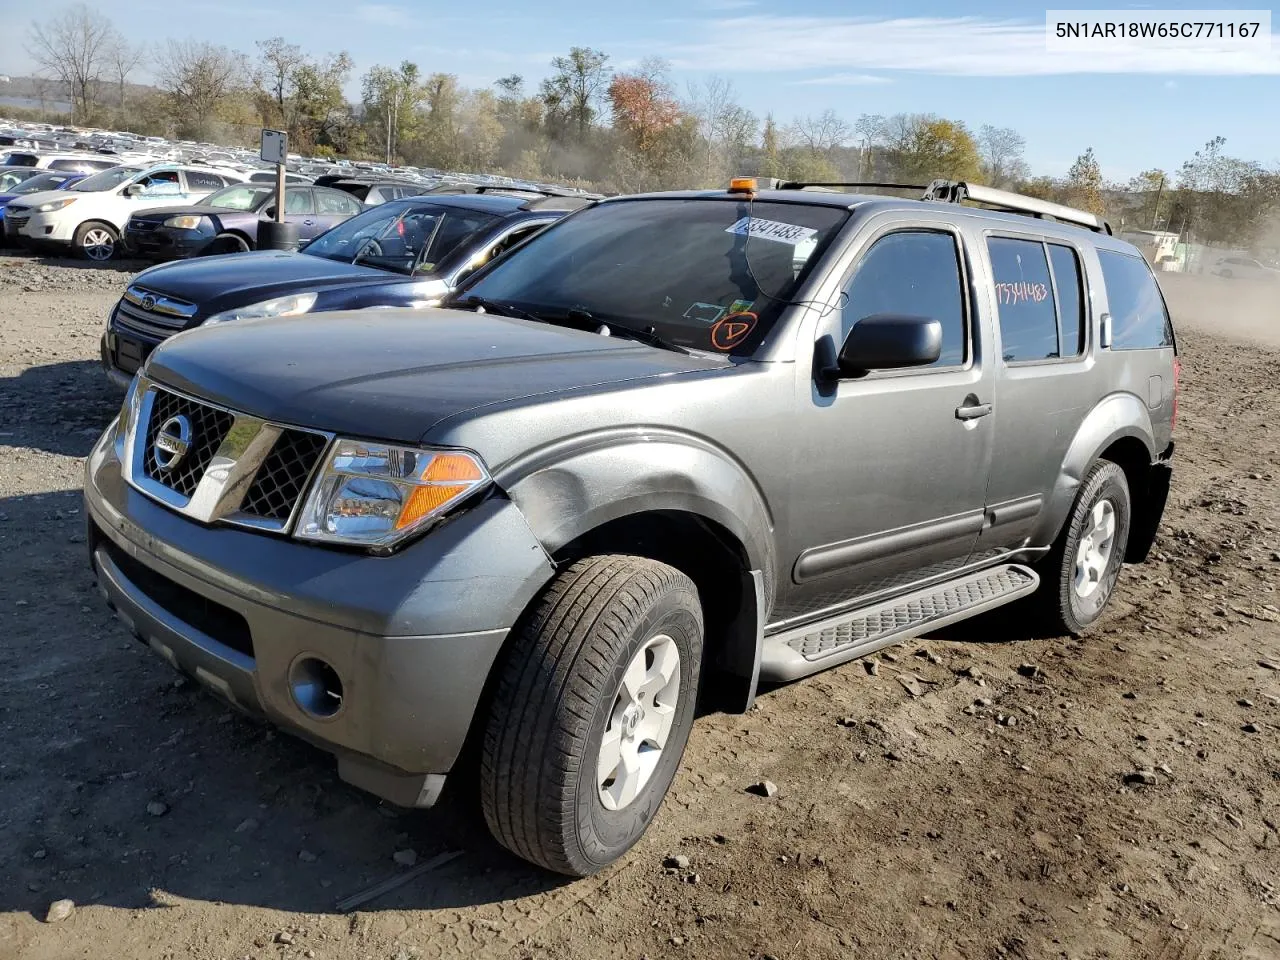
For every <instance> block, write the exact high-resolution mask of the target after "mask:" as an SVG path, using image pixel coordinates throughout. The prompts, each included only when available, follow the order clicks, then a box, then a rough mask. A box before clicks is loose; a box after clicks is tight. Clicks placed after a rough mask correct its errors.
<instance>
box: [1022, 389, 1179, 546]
mask: <svg viewBox="0 0 1280 960" xmlns="http://www.w3.org/2000/svg"><path fill="white" fill-rule="evenodd" d="M1154 436H1155V435H1154V431H1153V430H1152V427H1151V415H1150V413H1149V411H1148V410H1147V406H1146V404H1145V403H1143V402H1142V401H1141V400H1140V399H1139V398H1138V397H1136V396H1134V395H1133V394H1131V393H1113V394H1110V395H1109V396H1107V397H1104V398H1103V399H1102V400H1101V401H1100V402H1099V403H1098V405H1097V406H1095V407H1094V408H1093V409H1092V410H1091V411H1089V413H1088V414H1087V415H1086V416H1085V418H1084V422H1083V423H1082V424H1081V425H1080V429H1079V430H1078V431H1076V436H1075V439H1074V440H1073V441H1072V442H1071V446H1070V447H1068V448H1067V455H1066V457H1065V458H1064V459H1063V461H1062V466H1061V467H1060V468H1059V470H1058V479H1057V482H1056V483H1055V484H1054V488H1053V493H1052V494H1051V495H1050V498H1049V502H1048V504H1046V507H1045V509H1044V511H1043V512H1042V513H1041V517H1040V523H1039V524H1038V525H1037V527H1036V529H1035V531H1034V533H1033V534H1032V537H1031V541H1030V542H1031V545H1032V546H1046V545H1048V544H1051V543H1053V542H1054V540H1056V539H1057V537H1058V533H1059V531H1060V530H1061V529H1062V525H1063V524H1064V523H1066V520H1067V516H1068V514H1069V513H1070V512H1071V507H1072V505H1073V504H1074V503H1075V498H1076V493H1077V491H1079V489H1080V484H1081V483H1082V481H1083V479H1084V475H1085V474H1086V473H1088V472H1089V468H1090V467H1092V466H1093V464H1094V463H1095V462H1097V460H1098V458H1099V457H1100V456H1101V455H1102V453H1103V452H1104V451H1105V450H1106V449H1107V448H1108V447H1110V446H1111V445H1112V444H1114V443H1116V442H1117V441H1119V440H1123V439H1125V438H1133V439H1135V440H1138V441H1140V442H1141V443H1142V445H1143V447H1145V448H1146V451H1147V456H1148V462H1150V461H1153V460H1155V455H1156V444H1155V438H1154ZM1145 493H1146V491H1145V490H1134V491H1131V496H1133V497H1141V496H1143V495H1144V494H1145Z"/></svg>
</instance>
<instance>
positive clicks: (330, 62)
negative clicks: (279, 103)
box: [286, 51, 353, 147]
mask: <svg viewBox="0 0 1280 960" xmlns="http://www.w3.org/2000/svg"><path fill="white" fill-rule="evenodd" d="M352 66H353V64H352V61H351V56H350V54H348V53H347V52H346V51H343V52H341V53H336V54H329V55H328V56H326V57H325V58H324V59H323V60H318V61H317V60H314V59H312V58H307V59H306V60H304V61H303V62H302V63H301V64H299V65H298V66H297V67H296V68H295V69H294V71H293V77H292V90H291V96H290V99H291V103H292V112H291V118H292V119H291V123H290V125H289V126H288V127H286V129H287V130H289V136H290V137H291V138H293V142H294V143H296V144H298V145H299V146H302V147H314V146H316V145H328V146H337V145H339V144H341V143H343V142H344V141H345V139H346V137H347V136H348V134H349V130H350V127H351V124H352V117H351V108H350V106H348V104H347V98H346V95H345V94H344V93H343V87H344V86H345V85H346V82H347V78H348V77H349V76H351V68H352Z"/></svg>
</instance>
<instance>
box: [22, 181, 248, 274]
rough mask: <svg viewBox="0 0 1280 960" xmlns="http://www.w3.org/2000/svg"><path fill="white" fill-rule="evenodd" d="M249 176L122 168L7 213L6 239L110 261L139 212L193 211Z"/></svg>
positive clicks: (36, 195) (41, 195)
mask: <svg viewBox="0 0 1280 960" xmlns="http://www.w3.org/2000/svg"><path fill="white" fill-rule="evenodd" d="M244 179H245V178H244V176H243V175H241V174H239V173H236V172H235V171H233V170H214V169H211V168H208V167H192V166H178V165H175V164H171V163H165V164H159V165H156V166H150V167H136V166H119V167H113V168H112V169H110V170H105V171H103V172H102V173H99V174H95V175H94V176H92V177H86V178H85V179H84V180H81V181H80V182H79V183H77V184H76V185H75V186H73V187H70V188H68V189H66V190H51V191H48V192H46V193H33V194H31V195H30V196H25V197H23V198H22V202H21V203H20V204H14V203H10V204H9V206H8V207H7V208H6V209H5V217H4V228H5V239H6V240H7V241H9V243H11V244H14V243H16V244H19V245H25V246H33V247H34V246H46V245H56V246H69V247H71V248H72V249H73V250H74V251H75V252H76V253H77V254H79V255H80V256H82V257H85V258H87V259H89V260H98V261H104V260H110V259H111V258H112V257H115V256H117V255H118V254H119V252H120V248H121V245H120V236H121V234H122V233H123V232H124V227H125V224H126V223H128V221H129V217H130V216H132V215H133V212H134V211H135V210H141V209H144V208H145V209H154V208H157V207H180V206H187V205H189V204H191V203H192V202H193V201H196V200H200V199H202V198H204V197H207V196H208V195H209V194H211V193H213V192H214V191H215V190H221V189H222V188H223V187H226V186H230V185H231V184H233V183H241V182H243V181H244Z"/></svg>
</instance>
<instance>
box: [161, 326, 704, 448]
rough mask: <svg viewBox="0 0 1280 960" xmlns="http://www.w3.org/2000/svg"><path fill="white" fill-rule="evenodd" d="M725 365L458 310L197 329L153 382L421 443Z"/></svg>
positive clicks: (305, 420)
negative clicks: (526, 410) (479, 419)
mask: <svg viewBox="0 0 1280 960" xmlns="http://www.w3.org/2000/svg"><path fill="white" fill-rule="evenodd" d="M727 363H728V361H727V360H722V359H720V358H718V357H714V356H687V355H685V354H680V353H675V352H673V351H669V350H662V349H659V348H656V347H650V346H648V345H646V344H641V343H637V342H635V341H630V340H621V339H618V338H613V337H602V336H599V335H597V334H594V333H584V332H582V331H578V330H570V329H566V328H562V327H553V326H550V325H548V324H542V323H534V322H530V321H525V320H513V319H509V318H507V317H499V316H494V315H491V314H476V313H470V312H465V311H460V310H442V309H427V310H366V311H362V312H350V313H326V314H318V315H315V316H310V317H306V318H302V319H296V318H295V319H289V318H284V319H271V320H248V321H238V322H236V323H231V324H227V325H225V326H218V327H214V328H212V329H209V328H197V329H195V330H191V331H189V332H187V333H183V334H179V335H178V336H176V337H172V338H171V339H169V340H167V341H165V342H164V343H163V344H161V345H160V346H159V347H157V348H156V350H155V352H154V353H152V354H151V357H150V359H149V360H148V363H147V368H146V372H147V376H149V377H151V378H153V379H155V380H158V381H160V382H161V383H165V384H168V385H170V386H172V387H174V388H176V389H178V390H183V391H185V392H188V393H191V394H193V395H195V396H198V397H203V398H205V399H207V400H210V401H212V402H214V403H219V404H223V405H225V406H227V407H230V408H232V409H235V410H240V411H243V412H246V413H252V414H254V415H256V416H260V417H263V418H265V419H268V420H274V421H277V422H280V423H287V424H296V425H298V426H303V427H313V428H316V429H320V430H331V431H333V432H335V433H339V434H345V435H349V436H356V437H369V438H372V439H385V440H394V441H399V442H402V443H416V442H417V441H419V440H420V439H421V438H422V437H423V436H424V435H425V434H426V433H427V432H428V431H429V430H430V429H431V428H432V426H434V425H435V424H437V423H439V422H440V421H441V420H444V419H446V418H448V417H453V416H456V415H458V414H462V413H466V412H467V411H468V410H473V409H475V408H477V407H481V406H485V405H488V404H494V403H502V402H507V401H515V400H521V399H526V398H529V397H534V396H540V395H544V394H557V393H564V392H566V391H570V390H575V389H580V388H588V387H593V386H602V385H606V384H612V385H616V384H620V383H623V382H626V381H634V380H640V379H647V378H651V377H657V376H663V375H670V374H678V373H687V372H690V371H695V370H710V369H718V368H720V367H722V366H725V365H726V364H727Z"/></svg>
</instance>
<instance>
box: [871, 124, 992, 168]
mask: <svg viewBox="0 0 1280 960" xmlns="http://www.w3.org/2000/svg"><path fill="white" fill-rule="evenodd" d="M885 140H886V146H885V150H886V154H887V156H888V159H889V162H890V165H891V166H892V167H893V170H894V173H895V175H896V176H897V177H899V178H901V179H902V180H903V182H906V183H911V182H915V183H921V184H927V183H928V182H929V181H931V180H933V179H935V178H939V177H941V178H945V179H948V180H977V179H978V178H979V175H980V171H981V167H982V161H981V158H980V157H979V155H978V144H977V142H976V141H975V140H974V139H973V135H972V134H971V133H970V132H969V130H968V128H967V127H965V125H964V124H963V123H960V122H959V121H956V120H946V119H944V118H942V117H938V116H934V115H932V114H898V115H896V116H893V117H890V118H889V119H888V120H887V121H886V122H885Z"/></svg>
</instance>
